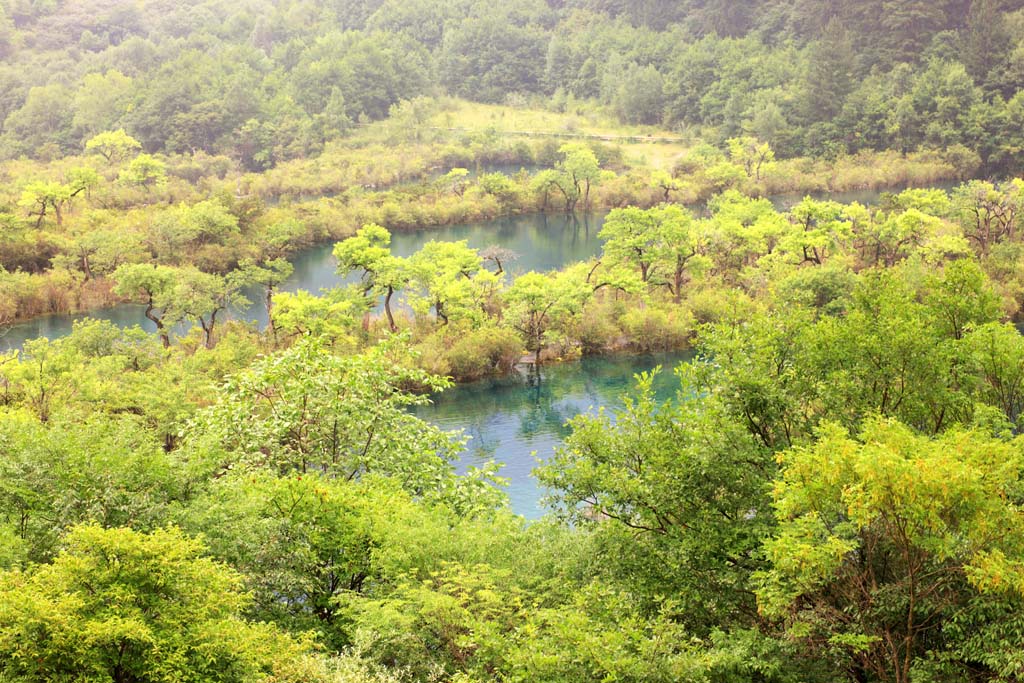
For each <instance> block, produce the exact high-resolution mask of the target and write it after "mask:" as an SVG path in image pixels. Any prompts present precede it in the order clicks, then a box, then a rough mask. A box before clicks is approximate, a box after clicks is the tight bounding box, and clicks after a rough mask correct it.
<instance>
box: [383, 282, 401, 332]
mask: <svg viewBox="0 0 1024 683" xmlns="http://www.w3.org/2000/svg"><path fill="white" fill-rule="evenodd" d="M394 293H395V288H394V287H392V286H390V285H388V293H387V294H386V295H385V296H384V313H385V314H386V315H387V316H388V325H389V326H390V327H391V331H392V332H397V331H398V326H397V325H395V316H393V315H392V314H391V295H392V294H394Z"/></svg>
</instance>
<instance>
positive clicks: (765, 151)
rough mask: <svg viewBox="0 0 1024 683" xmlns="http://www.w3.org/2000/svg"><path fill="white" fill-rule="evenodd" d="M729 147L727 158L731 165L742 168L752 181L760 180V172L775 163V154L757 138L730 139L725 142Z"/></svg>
mask: <svg viewBox="0 0 1024 683" xmlns="http://www.w3.org/2000/svg"><path fill="white" fill-rule="evenodd" d="M727 144H728V146H729V158H730V159H731V160H732V162H733V163H735V164H738V165H740V166H742V167H743V170H744V171H746V173H747V177H748V178H750V177H752V178H754V180H758V181H759V180H761V172H762V171H765V170H767V169H768V168H770V167H771V165H772V162H774V161H775V152H774V151H772V148H771V147H770V146H769V145H768V143H767V142H761V141H760V140H758V139H757V138H753V137H750V136H743V137H739V138H730V139H729V140H728V141H727Z"/></svg>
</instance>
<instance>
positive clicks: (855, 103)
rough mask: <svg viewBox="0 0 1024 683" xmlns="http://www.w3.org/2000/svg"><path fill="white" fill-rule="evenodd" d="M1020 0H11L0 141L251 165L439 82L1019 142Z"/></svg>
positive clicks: (827, 136) (744, 126)
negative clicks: (135, 143)
mask: <svg viewBox="0 0 1024 683" xmlns="http://www.w3.org/2000/svg"><path fill="white" fill-rule="evenodd" d="M1022 5H1024V3H1021V2H1018V1H1017V0H974V1H969V0H940V1H937V2H936V1H933V0H901V1H899V2H897V1H894V0H859V1H853V0H841V1H839V2H826V1H823V0H801V1H799V2H784V1H782V0H745V1H744V2H736V1H734V0H686V1H683V2H673V1H669V0H639V1H631V2H626V1H625V0H565V1H561V0H548V1H547V2H545V1H544V0H509V1H508V2H502V3H494V2H481V1H480V0H325V1H309V0H281V1H275V0H246V1H245V2H239V1H238V0H198V1H197V0H182V1H178V0H173V1H172V0H143V1H141V2H129V1H128V0H67V1H61V0H6V2H3V3H0V56H2V57H3V62H2V64H0V121H2V122H3V123H2V135H0V155H2V156H3V157H6V158H12V157H19V156H29V157H35V158H42V159H47V158H56V157H60V156H63V155H66V154H69V153H74V152H79V151H81V149H82V146H83V144H84V142H85V141H86V140H88V139H90V138H91V137H92V136H94V135H95V134H97V133H99V132H101V131H104V130H116V129H118V128H122V127H123V128H125V129H126V130H127V131H128V132H129V133H130V134H131V135H132V136H134V137H136V138H137V139H139V140H140V141H142V143H143V145H144V147H145V148H146V151H149V152H167V153H176V152H192V151H195V150H204V151H206V152H210V153H228V154H230V155H232V156H233V157H235V158H237V159H238V160H239V161H241V162H242V163H243V164H245V166H246V167H248V168H250V169H251V170H261V169H265V168H269V167H271V166H273V165H274V164H275V163H277V162H279V161H281V160H286V159H292V158H299V157H304V156H309V155H312V154H316V153H318V152H319V151H320V149H321V148H322V146H323V144H324V142H325V141H326V140H328V139H331V138H333V137H337V136H339V135H343V134H344V133H345V132H346V130H347V129H348V128H349V127H350V126H351V124H352V123H353V122H358V121H360V120H374V119H379V118H382V117H384V116H385V115H387V113H388V111H389V108H390V107H392V106H393V105H394V104H396V103H397V102H399V101H401V100H406V99H412V98H415V97H417V96H420V95H437V94H442V93H445V92H447V93H449V94H452V95H456V96H459V97H465V98H469V99H473V100H478V101H484V102H504V103H510V104H520V103H521V104H533V105H543V106H550V107H555V108H559V109H564V110H575V109H579V108H585V107H589V106H592V105H593V104H594V103H596V104H600V105H603V106H606V107H609V108H611V109H612V110H613V111H614V112H615V113H616V114H617V115H618V116H619V117H620V118H621V119H622V120H623V121H624V122H629V123H634V124H636V123H642V124H662V125H665V126H667V127H670V128H673V129H675V130H676V131H678V132H685V133H687V134H694V135H699V136H701V137H703V138H705V139H707V140H709V141H711V142H718V143H721V142H723V141H724V140H726V139H728V138H731V137H735V136H737V135H740V134H748V135H753V136H754V137H757V138H758V139H761V140H764V141H767V142H768V143H770V144H771V146H772V148H773V149H775V150H776V152H777V153H778V154H779V155H780V156H783V157H786V156H795V155H812V156H836V155H841V154H843V153H855V152H858V151H860V150H864V149H874V150H881V149H895V150H899V151H910V150H917V149H943V150H953V151H954V152H955V153H957V154H960V155H961V156H963V157H964V159H965V160H966V161H975V162H976V163H977V164H979V165H980V164H983V165H984V168H985V169H986V170H987V171H989V172H993V173H998V172H1002V173H1007V172H1009V173H1012V172H1015V171H1016V170H1017V169H1019V167H1020V163H1021V160H1022V155H1024V151H1022V150H1024V97H1022V96H1021V95H1020V91H1021V90H1022V88H1024V11H1022V10H1021V9H1020V8H1021V6H1022Z"/></svg>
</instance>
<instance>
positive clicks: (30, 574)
mask: <svg viewBox="0 0 1024 683" xmlns="http://www.w3.org/2000/svg"><path fill="white" fill-rule="evenodd" d="M203 551H204V548H203V546H202V544H200V543H199V542H197V541H194V540H191V539H189V538H187V537H185V536H184V535H183V534H182V533H181V532H180V531H178V530H176V529H173V528H171V529H166V530H161V531H155V532H153V533H152V534H148V535H147V534H140V533H137V532H135V531H132V530H129V529H111V530H104V529H101V528H100V527H98V526H79V527H76V528H75V529H73V530H72V531H71V532H70V533H69V534H68V536H67V539H66V542H65V549H64V551H63V552H61V554H60V555H58V556H57V558H56V559H55V560H54V561H53V563H52V564H47V565H41V566H38V567H35V568H32V569H31V570H28V571H26V572H18V571H13V572H10V571H9V572H4V573H2V574H0V671H2V672H3V674H4V676H5V677H7V678H9V679H10V680H14V681H31V680H46V679H51V680H52V679H59V678H75V677H83V676H87V677H89V678H93V679H95V680H109V681H143V680H166V681H170V680H199V679H207V680H210V679H216V680H220V681H239V682H241V681H252V680H266V679H271V678H272V679H273V680H294V681H298V680H302V678H301V677H300V676H299V675H297V674H298V672H297V671H294V668H297V667H296V665H297V664H299V663H300V662H301V660H302V658H303V657H304V656H305V654H306V653H307V652H308V648H309V645H308V643H305V642H302V641H295V640H292V639H290V638H288V637H286V636H284V635H283V634H281V633H280V632H279V631H278V630H277V629H276V628H274V627H273V626H270V625H268V624H255V623H250V622H247V621H245V620H244V619H242V618H241V616H240V615H241V612H242V610H243V609H244V608H245V607H246V605H247V603H248V601H249V600H248V597H247V596H246V595H245V593H243V592H242V590H241V588H242V581H241V577H240V576H239V575H238V574H237V573H236V572H235V571H233V570H231V569H230V568H228V567H226V566H224V565H222V564H219V563H217V562H214V561H212V560H209V559H207V558H205V557H203V556H202V555H203ZM289 669H293V670H292V671H291V672H289Z"/></svg>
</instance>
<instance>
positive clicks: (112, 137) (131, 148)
mask: <svg viewBox="0 0 1024 683" xmlns="http://www.w3.org/2000/svg"><path fill="white" fill-rule="evenodd" d="M140 149H142V143H140V142H139V141H138V140H136V139H135V138H133V137H132V136H130V135H128V134H127V133H125V132H124V128H118V129H117V130H114V131H106V132H103V133H100V134H98V135H96V136H94V137H92V138H91V139H90V140H89V141H88V142H86V143H85V151H86V152H95V153H97V154H99V155H100V156H102V157H103V158H104V159H106V160H107V163H110V164H115V163H117V162H119V161H122V160H124V159H127V158H128V156H129V155H130V154H132V153H133V152H137V151H138V150H140ZM137 170H138V169H137ZM140 184H141V183H140Z"/></svg>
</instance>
